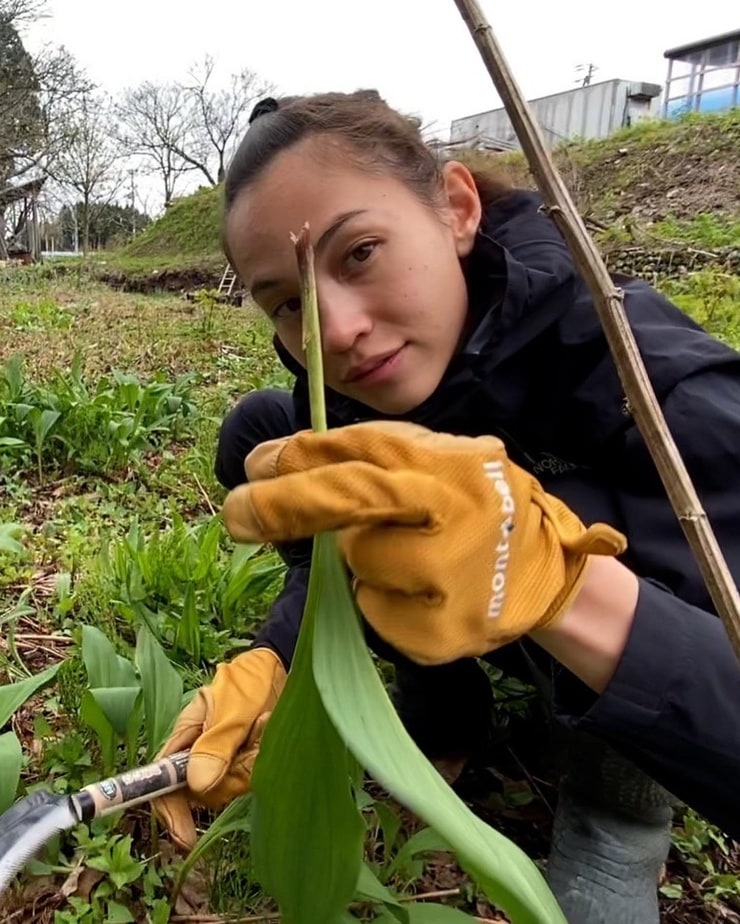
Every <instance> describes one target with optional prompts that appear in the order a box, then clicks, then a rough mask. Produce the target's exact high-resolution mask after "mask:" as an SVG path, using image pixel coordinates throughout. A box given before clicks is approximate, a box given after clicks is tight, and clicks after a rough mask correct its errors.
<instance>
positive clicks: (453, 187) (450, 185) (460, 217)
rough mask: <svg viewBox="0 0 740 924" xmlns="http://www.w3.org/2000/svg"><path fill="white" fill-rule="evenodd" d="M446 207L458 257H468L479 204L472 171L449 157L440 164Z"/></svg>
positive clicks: (478, 213)
mask: <svg viewBox="0 0 740 924" xmlns="http://www.w3.org/2000/svg"><path fill="white" fill-rule="evenodd" d="M442 186H443V193H444V197H445V211H446V212H447V214H448V223H449V226H450V230H451V231H452V234H453V236H454V238H455V246H456V248H457V255H458V256H459V257H461V258H462V257H467V256H468V254H469V253H470V251H471V250H472V249H473V243H474V242H475V235H476V232H477V230H478V226H479V225H480V220H481V212H482V206H481V201H480V195H479V194H478V188H477V187H476V185H475V180H474V179H473V175H472V173H471V172H470V170H468V168H467V167H466V166H465V164H461V163H460V161H457V160H450V161H448V162H447V163H446V164H445V165H444V167H443V168H442Z"/></svg>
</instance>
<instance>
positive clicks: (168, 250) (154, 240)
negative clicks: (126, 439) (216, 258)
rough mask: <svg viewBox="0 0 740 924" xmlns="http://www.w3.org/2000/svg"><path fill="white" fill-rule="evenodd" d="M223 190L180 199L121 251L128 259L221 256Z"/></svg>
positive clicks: (206, 190) (214, 190) (204, 192)
mask: <svg viewBox="0 0 740 924" xmlns="http://www.w3.org/2000/svg"><path fill="white" fill-rule="evenodd" d="M221 196H222V191H221V187H216V188H215V189H200V190H198V192H197V193H194V194H193V195H192V196H186V197H184V198H182V199H176V200H175V201H174V202H173V203H172V205H171V206H170V207H169V209H167V211H166V212H165V214H164V215H163V216H162V218H160V219H159V220H158V221H155V222H154V223H153V224H151V225H149V227H148V228H146V229H145V230H144V231H142V232H141V234H139V235H138V236H137V237H136V238H134V240H133V241H131V243H130V244H128V246H127V247H125V248H124V249H123V250H122V251H121V255H122V256H124V257H128V258H130V257H134V258H136V257H141V258H151V257H171V256H183V257H198V258H201V257H207V256H211V255H213V254H220V243H219V241H220V235H221V213H222V206H221Z"/></svg>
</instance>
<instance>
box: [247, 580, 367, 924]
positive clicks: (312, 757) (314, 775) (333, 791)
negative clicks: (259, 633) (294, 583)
mask: <svg viewBox="0 0 740 924" xmlns="http://www.w3.org/2000/svg"><path fill="white" fill-rule="evenodd" d="M319 573H320V569H319V568H315V569H313V571H312V574H313V575H315V576H316V577H313V578H312V579H311V580H310V581H309V588H308V600H307V603H306V612H305V615H304V618H303V627H302V629H301V635H300V639H299V641H298V647H297V649H296V653H295V657H294V659H293V665H292V667H291V671H290V681H289V683H288V684H287V685H286V688H285V690H284V692H283V693H282V695H281V697H280V700H279V701H278V704H277V706H276V707H275V710H274V712H273V714H272V716H271V718H270V721H269V723H268V725H267V726H266V729H265V734H264V737H263V742H262V747H261V750H260V755H259V757H258V758H257V761H256V764H255V770H254V774H253V776H252V792H253V793H254V810H253V817H252V831H253V835H252V849H253V853H254V861H255V868H256V870H257V875H258V877H259V880H260V884H261V885H262V886H263V888H265V889H266V890H267V891H268V892H269V893H270V894H271V895H272V896H273V897H274V898H275V899H276V901H277V902H278V904H279V906H280V910H281V911H282V913H283V916H284V920H285V921H286V922H288V924H337V922H338V920H339V919H340V916H341V915H342V913H343V912H344V911H345V909H346V908H347V906H348V905H349V903H350V901H351V900H352V897H353V895H354V893H355V889H356V886H357V882H358V879H359V876H360V869H361V863H362V847H363V839H364V828H365V826H364V824H363V821H362V817H361V816H360V813H359V812H358V810H357V806H356V804H355V800H354V797H353V794H352V780H353V777H355V776H356V773H357V767H356V765H355V764H354V761H353V760H352V758H351V755H350V754H349V752H348V750H347V748H346V746H345V745H344V743H343V742H342V740H341V739H340V738H339V736H338V735H337V733H336V731H335V729H334V726H333V725H332V723H331V722H330V721H329V718H328V716H327V714H326V710H325V709H324V707H323V705H322V703H321V698H320V697H319V693H318V690H317V688H316V684H315V682H314V678H313V671H312V668H311V647H312V641H313V633H312V620H313V613H314V612H315V610H316V607H317V605H318V602H319V601H318V597H317V585H318V584H319V582H318V581H317V580H316V578H317V577H318V576H319ZM298 832H300V836H297V834H298Z"/></svg>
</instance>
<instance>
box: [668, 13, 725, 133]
mask: <svg viewBox="0 0 740 924" xmlns="http://www.w3.org/2000/svg"><path fill="white" fill-rule="evenodd" d="M664 57H665V58H667V59H668V76H667V77H666V83H665V94H664V97H663V115H665V116H668V117H669V118H670V117H671V116H677V115H681V114H682V113H684V112H721V111H722V110H724V109H731V108H732V107H733V106H740V29H739V30H735V31H734V32H725V33H724V35H715V36H714V38H708V39H703V40H702V41H699V42H692V43H691V44H689V45H681V46H680V47H678V48H670V49H669V50H668V51H666V52H665V53H664Z"/></svg>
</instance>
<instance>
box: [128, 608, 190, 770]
mask: <svg viewBox="0 0 740 924" xmlns="http://www.w3.org/2000/svg"><path fill="white" fill-rule="evenodd" d="M136 666H137V668H138V669H139V676H140V677H141V686H142V689H143V691H144V727H145V729H146V740H147V756H148V757H150V758H151V757H154V755H155V754H156V753H157V751H159V749H160V747H161V746H162V745H163V744H164V742H165V740H166V738H167V735H168V734H169V731H170V729H171V728H172V725H173V723H174V721H175V719H176V718H177V716H178V714H179V712H180V706H181V703H182V677H181V676H180V675H179V674H178V672H177V671H176V670H175V668H174V667H173V666H172V664H171V663H170V661H169V658H168V657H167V655H166V654H165V653H164V650H163V648H162V646H161V645H160V644H159V642H158V641H157V640H156V639H155V638H154V636H153V635H152V633H151V632H150V631H149V630H148V629H147V628H146V627H145V626H142V627H141V629H139V634H138V636H137V639H136Z"/></svg>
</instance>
